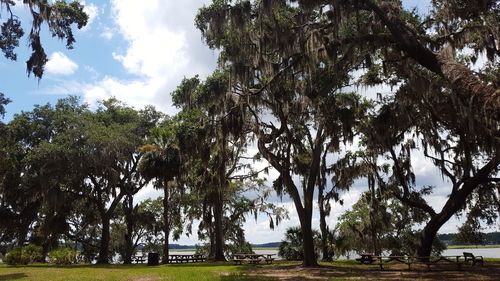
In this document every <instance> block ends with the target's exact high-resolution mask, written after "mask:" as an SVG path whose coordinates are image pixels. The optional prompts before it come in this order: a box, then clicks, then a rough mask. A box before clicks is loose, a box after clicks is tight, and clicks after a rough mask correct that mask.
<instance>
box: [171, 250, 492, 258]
mask: <svg viewBox="0 0 500 281" xmlns="http://www.w3.org/2000/svg"><path fill="white" fill-rule="evenodd" d="M254 252H255V253H256V254H261V255H268V254H275V255H276V256H275V258H276V259H277V260H280V259H281V258H280V257H279V256H278V250H277V249H272V248H271V249H259V250H255V251H254ZM464 252H469V253H473V254H474V255H475V256H483V257H485V258H500V248H465V249H447V250H444V251H443V254H442V255H443V256H461V255H463V253H464ZM170 254H171V255H176V254H185V255H190V254H191V255H192V254H194V251H178V252H177V251H172V250H171V251H170ZM357 256H358V255H357V254H354V253H353V254H352V255H350V256H349V258H348V257H339V259H354V258H356V257H357Z"/></svg>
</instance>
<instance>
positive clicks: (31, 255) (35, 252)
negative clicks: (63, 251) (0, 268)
mask: <svg viewBox="0 0 500 281" xmlns="http://www.w3.org/2000/svg"><path fill="white" fill-rule="evenodd" d="M33 262H43V254H42V247H39V246H36V245H32V244H30V245H26V246H23V247H18V248H14V249H12V250H11V251H10V252H8V253H7V255H5V263H6V264H9V265H18V264H28V263H33Z"/></svg>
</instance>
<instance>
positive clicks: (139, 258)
mask: <svg viewBox="0 0 500 281" xmlns="http://www.w3.org/2000/svg"><path fill="white" fill-rule="evenodd" d="M146 260H147V258H146V256H142V255H141V256H132V262H135V263H145V262H146Z"/></svg>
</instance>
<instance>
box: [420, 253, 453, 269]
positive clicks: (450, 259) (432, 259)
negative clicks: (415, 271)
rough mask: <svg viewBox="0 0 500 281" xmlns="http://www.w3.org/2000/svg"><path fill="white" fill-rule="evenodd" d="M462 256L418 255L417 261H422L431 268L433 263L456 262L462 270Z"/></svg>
mask: <svg viewBox="0 0 500 281" xmlns="http://www.w3.org/2000/svg"><path fill="white" fill-rule="evenodd" d="M461 257H462V256H439V257H417V261H420V262H422V263H424V264H425V265H427V269H428V270H431V265H436V264H443V263H446V264H454V265H456V266H457V268H458V269H459V270H460V269H461V268H462V264H463V262H462V261H460V258H461Z"/></svg>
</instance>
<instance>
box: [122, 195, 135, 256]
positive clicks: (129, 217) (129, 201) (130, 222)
mask: <svg viewBox="0 0 500 281" xmlns="http://www.w3.org/2000/svg"><path fill="white" fill-rule="evenodd" d="M123 207H124V208H123V209H124V212H125V224H126V227H127V230H126V232H125V253H124V254H125V255H124V257H123V263H124V264H131V263H132V255H133V254H134V253H133V252H134V242H133V241H132V236H133V232H134V224H135V221H134V217H133V211H134V198H133V197H132V196H131V195H130V196H127V197H126V198H125V202H124V204H123Z"/></svg>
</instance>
